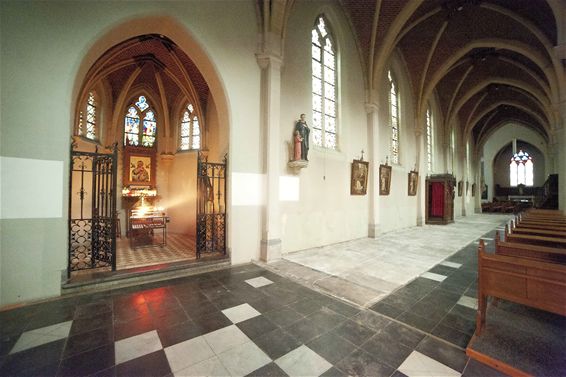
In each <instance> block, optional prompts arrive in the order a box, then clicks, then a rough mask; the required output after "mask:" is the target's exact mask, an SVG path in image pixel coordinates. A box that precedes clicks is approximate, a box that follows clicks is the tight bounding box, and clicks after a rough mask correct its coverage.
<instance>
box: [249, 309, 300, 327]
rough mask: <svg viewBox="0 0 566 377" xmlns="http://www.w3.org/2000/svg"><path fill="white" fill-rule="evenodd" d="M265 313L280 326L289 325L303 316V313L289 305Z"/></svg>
mask: <svg viewBox="0 0 566 377" xmlns="http://www.w3.org/2000/svg"><path fill="white" fill-rule="evenodd" d="M252 306H253V305H252ZM263 315H264V316H265V317H266V318H267V319H269V320H270V321H271V322H273V323H275V324H276V325H277V326H279V327H287V326H289V325H291V324H293V323H295V322H297V321H298V320H300V319H302V318H303V316H302V315H300V314H299V313H297V312H296V311H294V310H293V309H290V308H289V307H283V308H282V309H279V310H272V311H269V312H267V313H264V314H263Z"/></svg>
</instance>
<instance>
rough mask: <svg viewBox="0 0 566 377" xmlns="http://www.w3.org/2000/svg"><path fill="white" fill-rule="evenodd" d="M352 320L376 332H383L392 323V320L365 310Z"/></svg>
mask: <svg viewBox="0 0 566 377" xmlns="http://www.w3.org/2000/svg"><path fill="white" fill-rule="evenodd" d="M352 319H353V320H354V321H356V322H358V323H359V324H361V325H363V326H365V327H367V328H370V329H372V330H374V331H381V330H383V329H384V328H385V327H386V326H387V325H389V324H390V323H391V320H390V319H388V318H386V317H384V316H382V315H380V314H377V313H375V312H373V311H371V310H364V311H362V312H360V313H359V314H358V315H356V316H355V317H352Z"/></svg>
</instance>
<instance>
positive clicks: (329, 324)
mask: <svg viewBox="0 0 566 377" xmlns="http://www.w3.org/2000/svg"><path fill="white" fill-rule="evenodd" d="M307 318H308V319H310V320H311V321H314V322H315V323H316V324H317V325H318V326H322V327H324V328H326V329H327V330H331V329H333V328H335V327H337V326H339V325H341V324H342V323H343V322H344V321H346V317H344V316H342V315H340V314H338V313H336V312H334V311H332V310H330V309H328V308H326V307H323V308H321V309H320V310H318V311H316V312H314V313H312V314H310V315H309V316H307Z"/></svg>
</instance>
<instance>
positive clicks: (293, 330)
mask: <svg viewBox="0 0 566 377" xmlns="http://www.w3.org/2000/svg"><path fill="white" fill-rule="evenodd" d="M285 330H286V331H287V332H289V334H291V335H292V336H294V337H295V338H297V339H298V340H300V341H301V342H303V343H308V342H309V341H311V340H312V339H314V338H316V337H317V336H320V335H322V334H324V333H325V332H327V331H328V330H329V329H326V328H325V327H323V326H320V325H319V324H318V323H316V322H315V321H313V320H310V319H308V318H303V319H301V320H299V321H297V322H295V323H294V324H292V325H291V326H289V327H286V328H285Z"/></svg>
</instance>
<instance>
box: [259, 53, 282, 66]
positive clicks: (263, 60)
mask: <svg viewBox="0 0 566 377" xmlns="http://www.w3.org/2000/svg"><path fill="white" fill-rule="evenodd" d="M255 57H256V59H257V64H258V65H259V67H260V68H261V69H266V68H268V67H269V66H272V67H277V68H280V67H281V66H282V65H283V59H282V58H281V56H279V55H277V54H274V53H265V52H261V53H257V54H255Z"/></svg>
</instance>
